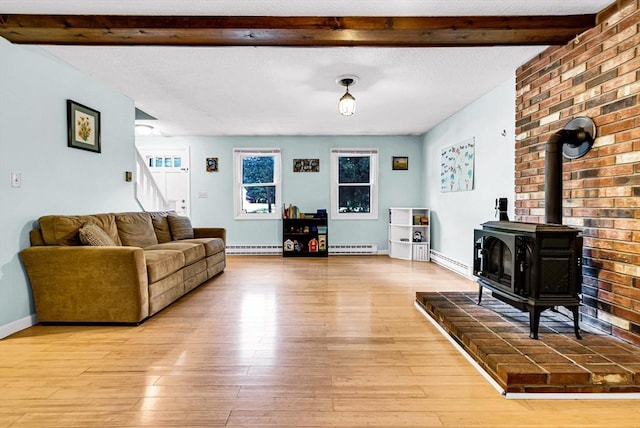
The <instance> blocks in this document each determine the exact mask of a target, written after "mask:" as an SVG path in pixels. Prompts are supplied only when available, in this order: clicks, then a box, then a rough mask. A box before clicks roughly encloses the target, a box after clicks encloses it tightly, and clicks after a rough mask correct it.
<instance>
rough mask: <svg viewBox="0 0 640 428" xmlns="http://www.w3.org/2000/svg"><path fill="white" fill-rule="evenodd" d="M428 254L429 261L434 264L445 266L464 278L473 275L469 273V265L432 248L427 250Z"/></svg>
mask: <svg viewBox="0 0 640 428" xmlns="http://www.w3.org/2000/svg"><path fill="white" fill-rule="evenodd" d="M429 255H430V256H431V261H432V262H434V263H435V264H438V265H440V266H442V267H444V268H447V269H449V270H451V271H453V272H455V273H457V274H460V275H462V276H464V277H466V278H469V279H473V275H471V267H470V266H469V265H467V264H464V263H462V262H460V261H458V260H456V259H453V258H451V257H449V256H445V255H444V254H442V253H439V252H437V251H434V250H431V251H429Z"/></svg>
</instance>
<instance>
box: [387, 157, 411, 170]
mask: <svg viewBox="0 0 640 428" xmlns="http://www.w3.org/2000/svg"><path fill="white" fill-rule="evenodd" d="M391 168H392V169H398V170H407V169H409V158H408V157H407V156H394V157H393V160H392V162H391Z"/></svg>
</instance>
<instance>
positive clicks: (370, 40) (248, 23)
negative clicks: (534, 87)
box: [0, 14, 596, 47]
mask: <svg viewBox="0 0 640 428" xmlns="http://www.w3.org/2000/svg"><path fill="white" fill-rule="evenodd" d="M595 25H596V15H595V14H590V15H567V16H437V17H370V16H368V17H303V16H296V17H280V16H139V15H16V14H0V36H1V37H4V38H5V39H7V40H9V41H11V42H13V43H19V44H39V45H84V46H87V45H96V46H99V45H102V46H135V45H146V46H289V47H293V46H301V47H305V46H309V47H311V46H327V47H332V46H370V47H438V46H443V47H447V46H448V47H455V46H512V45H518V46H522V45H560V44H566V43H567V42H569V41H570V40H571V39H573V38H574V37H576V36H577V35H578V34H581V33H582V32H584V31H585V30H587V29H589V28H592V27H594V26H595Z"/></svg>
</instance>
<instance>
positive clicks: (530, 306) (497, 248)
mask: <svg viewBox="0 0 640 428" xmlns="http://www.w3.org/2000/svg"><path fill="white" fill-rule="evenodd" d="M473 237H474V241H475V252H474V260H473V274H474V275H476V276H477V277H478V284H479V285H480V292H479V295H478V304H480V303H481V302H482V291H483V288H484V287H486V288H488V289H490V290H491V291H492V292H493V293H492V294H493V296H494V297H496V298H498V299H500V300H502V301H504V302H506V303H509V304H510V305H512V306H514V307H516V308H519V309H521V310H526V311H528V312H529V329H530V334H529V336H530V337H531V338H533V339H537V338H538V326H539V324H540V314H541V313H542V311H544V310H545V309H549V308H553V307H555V306H565V307H567V308H568V309H570V310H571V311H572V313H573V321H574V330H575V334H576V337H578V338H580V329H579V325H578V323H579V321H578V319H579V318H578V316H579V314H578V308H579V306H580V291H581V284H582V266H581V254H582V237H581V236H579V231H578V230H576V229H574V228H571V227H567V226H562V225H555V224H535V223H518V222H508V221H489V222H486V223H484V224H482V229H475V231H474V234H473Z"/></svg>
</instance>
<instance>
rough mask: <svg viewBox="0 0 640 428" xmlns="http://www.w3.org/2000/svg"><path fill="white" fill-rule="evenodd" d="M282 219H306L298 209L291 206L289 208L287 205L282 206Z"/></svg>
mask: <svg viewBox="0 0 640 428" xmlns="http://www.w3.org/2000/svg"><path fill="white" fill-rule="evenodd" d="M282 218H304V213H303V212H300V210H299V209H298V207H296V206H295V205H291V204H289V207H288V208H287V207H286V205H284V204H283V205H282Z"/></svg>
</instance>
